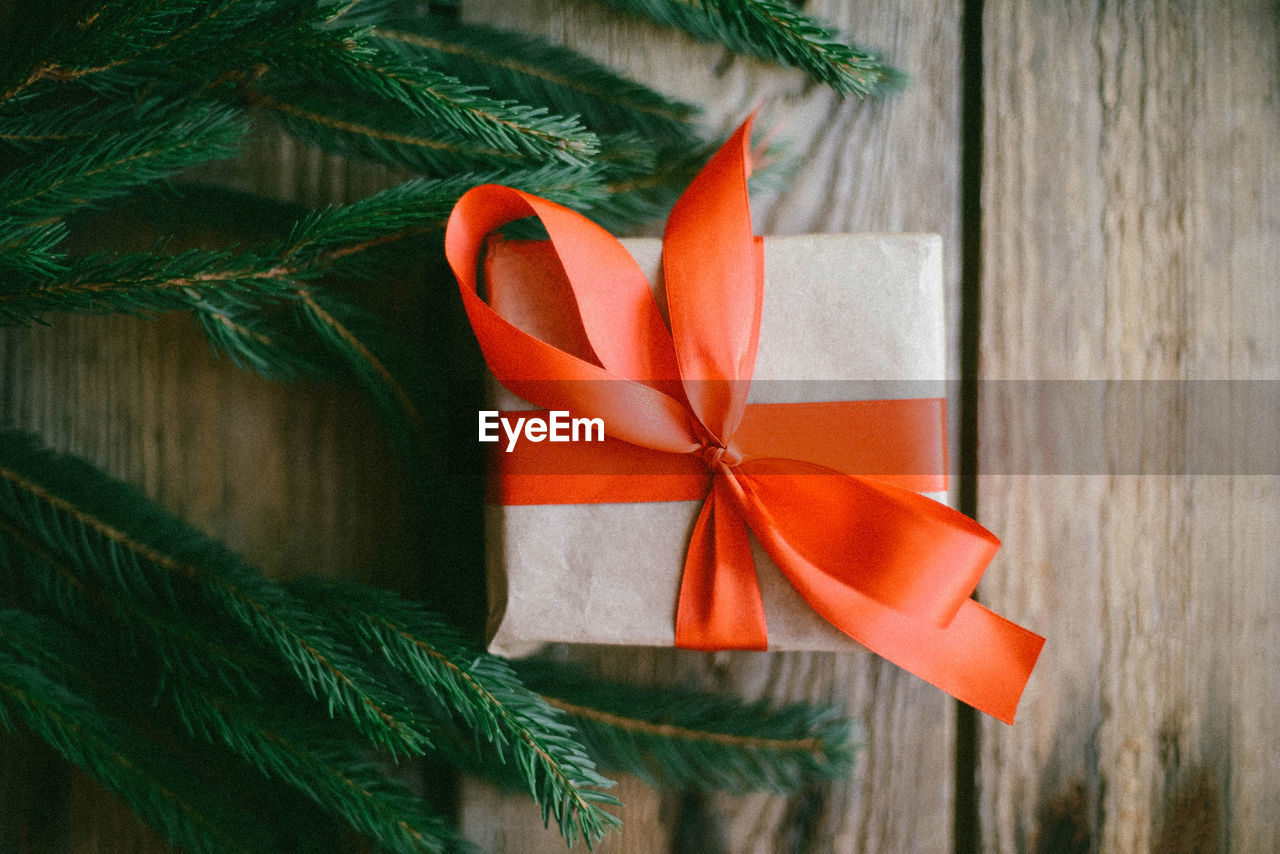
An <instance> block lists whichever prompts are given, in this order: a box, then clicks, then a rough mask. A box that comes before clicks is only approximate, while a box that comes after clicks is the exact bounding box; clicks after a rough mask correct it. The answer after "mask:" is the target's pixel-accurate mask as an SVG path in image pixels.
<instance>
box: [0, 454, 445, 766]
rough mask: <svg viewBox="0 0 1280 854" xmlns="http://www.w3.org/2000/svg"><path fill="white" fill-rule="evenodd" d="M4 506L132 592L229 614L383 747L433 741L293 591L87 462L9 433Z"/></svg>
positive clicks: (23, 525) (0, 476)
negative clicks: (50, 451) (297, 598)
mask: <svg viewBox="0 0 1280 854" xmlns="http://www.w3.org/2000/svg"><path fill="white" fill-rule="evenodd" d="M0 514H3V516H4V517H6V518H7V519H8V520H9V522H10V524H11V525H14V526H15V527H18V528H20V529H22V530H24V531H25V532H27V535H28V536H30V537H32V538H33V539H35V541H36V542H38V543H39V544H40V545H41V547H42V548H44V549H46V550H48V551H49V552H50V553H51V554H55V555H60V556H62V557H63V558H64V559H66V560H68V561H69V562H70V563H72V564H74V565H76V566H77V567H78V570H79V572H80V574H81V576H82V577H85V576H87V577H90V578H93V580H94V582H95V583H96V584H100V585H102V586H104V587H106V589H108V590H110V591H112V592H114V593H116V594H118V595H120V596H122V597H130V598H132V599H134V600H137V601H139V602H142V603H147V604H151V603H163V604H164V605H165V606H167V607H169V608H173V609H176V610H177V611H178V612H182V611H183V610H184V609H185V608H196V609H199V608H204V609H209V610H211V611H213V612H214V613H216V614H218V615H219V616H220V617H221V618H223V619H227V620H230V621H231V622H232V624H234V625H236V626H238V628H239V629H240V630H241V631H243V632H245V633H246V634H247V636H248V637H250V638H252V639H253V640H254V641H255V642H256V643H258V644H259V645H260V647H261V648H262V649H263V650H265V651H267V652H269V653H271V654H273V655H275V656H278V657H279V659H280V660H281V661H282V662H283V663H284V664H286V665H287V667H288V669H289V670H290V671H291V672H292V673H293V674H294V676H295V677H296V678H297V679H298V680H299V681H300V682H301V684H302V685H303V686H304V687H305V688H306V689H307V691H308V692H309V693H310V694H311V695H312V696H313V697H316V698H318V699H321V700H322V701H323V702H324V703H325V704H326V706H327V708H328V709H329V712H330V714H332V713H334V712H335V711H337V712H340V713H341V714H342V715H343V716H344V717H346V718H347V719H349V720H350V721H351V722H352V723H353V724H354V725H355V726H356V727H357V728H358V729H359V730H360V731H361V732H362V733H363V734H364V735H365V736H366V737H367V738H368V739H369V740H370V741H371V742H372V743H373V744H376V745H378V746H380V747H383V748H384V749H387V750H389V751H391V752H392V753H393V754H406V755H414V754H421V753H422V752H423V751H424V750H425V749H426V748H427V746H428V745H429V744H430V737H429V735H428V733H427V732H426V730H425V729H424V724H423V722H422V721H421V720H419V719H418V718H417V716H416V715H415V714H414V713H413V712H412V711H411V710H410V709H409V708H408V707H407V706H406V705H405V703H404V701H403V699H402V698H400V697H398V696H397V695H396V694H395V692H393V691H392V690H391V689H390V688H389V687H388V686H385V685H383V684H382V683H380V682H379V681H378V680H377V679H376V678H375V677H373V676H372V674H370V673H369V672H368V670H367V668H366V667H365V665H364V664H363V663H362V662H361V661H360V660H359V659H357V658H356V657H355V656H353V655H352V653H351V652H350V650H348V649H347V648H346V647H345V646H344V645H343V644H341V643H340V642H339V641H337V640H336V639H334V638H333V637H332V636H330V635H329V634H327V633H326V632H325V630H324V628H323V626H322V625H320V624H318V622H317V621H316V618H315V617H314V616H313V615H312V614H311V613H309V612H308V611H307V610H306V609H305V608H303V607H301V606H300V605H299V604H298V603H297V602H296V601H295V600H294V599H293V597H291V596H290V595H289V594H288V593H287V592H286V591H285V590H284V589H283V588H281V587H279V586H278V585H276V584H274V583H273V582H271V581H269V580H268V579H266V578H264V577H262V576H261V575H259V574H258V573H256V572H254V571H253V570H252V569H251V568H250V567H248V566H246V565H245V564H244V563H243V562H241V561H240V560H239V558H237V557H236V556H235V555H233V554H231V553H230V552H228V551H226V550H225V549H224V548H223V547H222V546H221V545H219V544H218V543H217V542H215V541H213V540H210V539H208V538H206V537H203V536H202V535H200V534H199V533H198V532H196V531H195V530H194V529H192V528H190V527H189V526H187V525H186V524H184V523H183V522H181V521H180V520H178V519H175V518H173V517H171V516H168V515H167V514H165V513H163V512H162V511H160V510H159V509H158V508H156V507H154V506H153V505H151V504H150V503H149V502H147V501H145V499H142V498H141V497H140V496H139V495H138V494H137V493H136V492H134V491H133V490H132V489H130V488H128V487H126V486H125V485H123V484H120V483H118V482H115V481H113V480H111V479H109V478H107V477H105V476H103V475H102V474H101V473H100V472H98V471H97V470H96V469H94V468H92V467H91V466H89V465H87V464H86V463H84V462H83V461H80V460H77V459H75V458H70V457H62V456H57V455H53V454H50V453H48V452H46V451H43V450H42V449H40V448H38V447H36V446H35V445H34V443H33V442H32V440H31V437H29V436H26V435H25V434H21V433H17V432H14V431H11V430H5V431H0Z"/></svg>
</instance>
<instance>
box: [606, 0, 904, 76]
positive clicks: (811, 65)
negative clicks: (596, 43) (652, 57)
mask: <svg viewBox="0 0 1280 854" xmlns="http://www.w3.org/2000/svg"><path fill="white" fill-rule="evenodd" d="M603 2H605V3H608V4H609V5H610V6H614V7H615V8H618V9H621V10H622V11H625V12H631V13H632V14H635V15H640V16H643V17H646V18H649V19H651V20H653V21H656V22H657V23H659V24H663V25H666V26H669V27H675V28H677V29H681V30H684V31H685V32H686V33H688V34H689V35H690V36H692V37H693V38H695V39H697V40H698V41H703V42H719V43H720V44H723V45H724V46H725V47H727V48H729V49H730V50H732V51H734V52H735V53H745V54H751V55H753V56H757V57H759V58H761V59H764V60H768V61H770V62H776V63H780V64H782V65H789V66H792V67H794V68H799V69H800V70H802V71H804V72H805V73H806V74H808V75H809V76H811V77H813V78H814V79H815V80H818V81H821V82H822V83H825V84H827V85H828V86H830V87H832V88H833V89H835V90H836V91H837V92H840V93H841V94H844V95H850V94H852V95H863V96H865V95H877V94H881V93H883V92H885V91H888V90H891V89H893V88H896V87H897V86H899V85H900V84H901V82H902V75H901V73H900V72H898V71H895V70H894V69H892V68H889V67H888V66H886V65H884V64H883V63H882V62H881V60H880V57H878V56H877V55H876V54H874V53H871V52H869V51H865V50H862V49H860V48H858V47H856V46H854V45H851V44H846V43H844V42H843V41H841V40H840V39H839V38H838V37H837V36H836V34H835V33H833V32H832V31H831V30H829V29H827V28H826V27H824V26H822V25H821V24H819V23H817V22H816V21H814V20H813V19H812V18H809V17H808V16H806V15H804V14H802V13H800V12H797V11H796V10H795V9H794V8H792V7H790V6H788V5H787V4H786V3H784V2H781V0H692V2H691V0H603Z"/></svg>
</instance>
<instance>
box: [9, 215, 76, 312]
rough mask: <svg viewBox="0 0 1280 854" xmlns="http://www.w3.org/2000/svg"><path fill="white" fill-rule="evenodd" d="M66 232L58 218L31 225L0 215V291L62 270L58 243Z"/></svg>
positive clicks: (48, 276) (56, 274)
mask: <svg viewBox="0 0 1280 854" xmlns="http://www.w3.org/2000/svg"><path fill="white" fill-rule="evenodd" d="M66 236H67V226H66V224H65V223H62V222H45V223H39V224H36V225H32V224H29V223H26V222H23V221H21V220H16V219H14V218H13V217H8V216H0V293H3V292H4V291H7V290H10V289H16V288H19V287H22V286H23V285H24V284H28V283H30V282H32V281H33V280H38V279H47V278H52V277H55V276H58V275H60V274H62V273H64V272H65V271H66V264H65V262H64V261H63V256H62V253H61V252H59V251H58V246H59V244H61V243H62V241H63V240H64V239H65V238H66Z"/></svg>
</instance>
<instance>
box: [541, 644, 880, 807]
mask: <svg viewBox="0 0 1280 854" xmlns="http://www.w3.org/2000/svg"><path fill="white" fill-rule="evenodd" d="M516 672H517V673H519V674H520V678H521V679H523V680H524V682H525V684H526V685H528V686H529V687H530V688H532V689H533V690H535V691H538V692H539V693H540V694H542V695H544V696H545V698H546V701H547V702H548V703H550V704H551V705H552V706H553V707H554V708H557V709H560V710H561V711H563V712H565V713H566V714H567V715H568V716H569V717H570V718H571V719H572V720H573V723H574V725H575V726H577V728H578V731H579V733H581V736H582V739H583V741H584V742H585V743H586V744H587V746H588V748H590V749H591V751H592V752H593V753H594V754H595V755H597V756H600V757H601V758H602V762H603V763H604V764H605V766H606V767H607V768H609V769H610V770H614V771H623V772H627V773H630V774H634V775H636V776H638V777H640V778H641V779H644V780H647V781H649V782H650V783H652V784H653V785H655V786H665V787H670V788H675V789H683V790H692V791H699V790H713V789H720V790H725V791H731V792H746V791H752V790H768V791H775V792H790V791H795V790H797V789H799V788H802V787H803V786H805V785H807V784H810V783H812V782H813V781H815V780H823V779H831V778H834V777H839V776H842V775H844V774H846V773H848V771H849V767H850V763H851V762H852V759H853V749H854V747H855V743H854V731H853V730H852V729H851V727H850V725H849V722H848V721H847V720H845V719H844V718H842V717H841V713H840V711H839V710H838V709H836V708H835V707H824V706H813V705H806V704H799V705H792V706H785V707H780V708H775V707H772V706H770V705H769V704H767V703H764V702H760V703H754V704H749V705H743V704H742V703H741V702H739V701H737V700H734V699H731V698H728V697H725V696H723V695H719V694H708V693H705V692H695V691H682V690H675V689H671V690H655V689H652V688H644V689H640V688H636V687H634V686H630V685H624V684H619V683H610V682H606V681H602V680H599V679H594V678H591V677H589V676H587V675H586V674H585V673H582V672H580V671H576V670H574V669H572V668H567V667H564V666H562V665H554V664H551V663H549V662H546V661H537V660H531V661H525V662H520V663H518V664H517V667H516Z"/></svg>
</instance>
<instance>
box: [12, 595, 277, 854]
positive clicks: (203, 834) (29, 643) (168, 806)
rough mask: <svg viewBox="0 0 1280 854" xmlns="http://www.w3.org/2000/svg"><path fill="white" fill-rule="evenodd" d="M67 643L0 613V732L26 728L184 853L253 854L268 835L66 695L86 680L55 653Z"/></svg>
mask: <svg viewBox="0 0 1280 854" xmlns="http://www.w3.org/2000/svg"><path fill="white" fill-rule="evenodd" d="M69 646H70V643H69V642H68V639H67V638H66V637H65V636H64V635H62V634H61V633H60V632H59V631H58V630H57V629H56V628H55V627H54V626H53V624H51V623H49V622H47V621H44V620H41V619H39V618H37V617H35V616H33V615H30V614H27V613H24V612H22V611H17V610H14V609H0V727H3V728H4V729H7V730H9V731H10V732H13V731H15V727H16V725H17V724H18V723H19V722H21V723H24V724H26V726H27V727H29V728H30V729H31V730H32V731H33V732H35V733H36V734H38V735H39V736H40V737H42V738H43V739H45V740H46V741H47V742H49V744H51V745H53V747H54V749H56V750H57V751H58V752H59V753H60V754H62V755H63V756H64V757H65V758H66V759H68V760H69V761H71V762H72V763H74V764H76V765H79V766H80V767H82V768H84V769H85V770H86V771H88V772H89V773H90V774H91V775H92V776H93V777H94V778H95V779H97V780H98V781H99V782H100V783H102V784H103V785H105V786H106V787H107V788H108V789H110V790H111V791H113V792H115V793H116V794H118V795H119V796H121V797H122V798H124V799H125V800H126V801H127V802H128V803H129V805H130V806H131V807H132V808H133V809H134V811H135V812H137V813H138V815H139V816H141V817H142V818H143V820H145V821H146V822H148V823H149V824H151V825H152V826H154V827H155V828H157V829H158V830H159V831H161V832H162V833H163V834H164V835H165V836H166V837H167V838H169V839H170V840H172V841H173V842H175V843H176V844H178V845H182V846H183V847H185V848H186V849H188V850H190V851H192V852H197V853H199V852H207V854H226V852H243V854H261V852H265V851H268V850H270V847H271V843H270V834H269V833H268V832H267V831H266V829H265V828H264V827H263V826H262V824H261V822H259V821H258V820H257V819H256V818H255V817H253V816H251V815H248V814H245V813H243V812H235V811H232V810H231V809H229V808H228V801H227V799H226V798H225V797H222V796H220V795H215V797H209V795H210V794H211V793H210V792H209V791H208V790H202V789H201V788H200V787H199V786H196V785H193V784H192V782H193V781H191V778H190V775H189V774H188V773H187V772H185V771H184V770H183V769H181V768H180V767H173V766H172V765H171V764H169V763H166V762H164V761H162V759H161V758H160V757H158V756H156V755H155V747H154V746H153V745H152V744H150V743H148V742H147V741H145V740H144V739H142V738H141V737H140V736H139V734H138V733H137V732H135V731H134V730H133V729H132V728H131V727H129V726H128V725H127V724H126V723H125V722H123V721H121V720H119V719H114V718H110V717H107V716H104V715H103V714H102V712H101V711H99V709H98V707H97V705H96V704H95V703H94V702H92V701H91V700H90V699H88V698H86V697H85V696H83V695H81V694H80V693H78V692H77V691H75V690H73V689H72V688H70V687H68V685H67V684H66V682H67V681H74V682H76V683H77V684H84V683H85V682H86V681H88V680H89V677H88V676H87V675H86V674H84V673H82V672H79V671H78V668H76V667H74V666H73V665H70V664H69V663H68V662H67V661H66V660H65V659H64V658H63V657H62V656H60V655H59V654H58V653H57V652H56V651H57V650H64V651H65V650H67V648H68V647H69Z"/></svg>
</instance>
